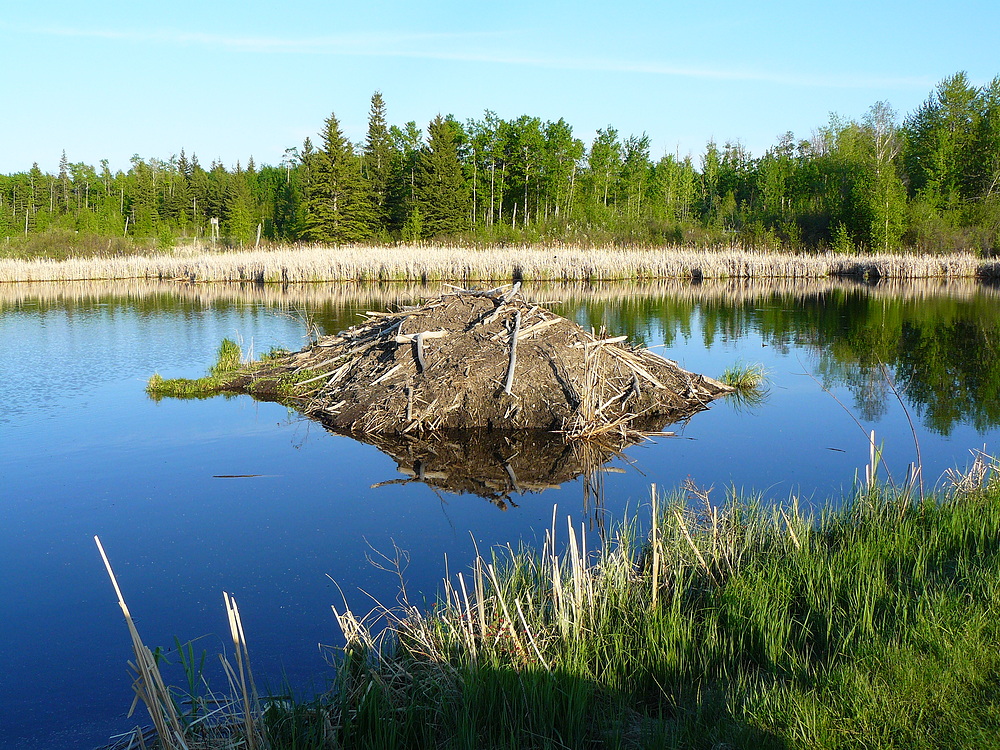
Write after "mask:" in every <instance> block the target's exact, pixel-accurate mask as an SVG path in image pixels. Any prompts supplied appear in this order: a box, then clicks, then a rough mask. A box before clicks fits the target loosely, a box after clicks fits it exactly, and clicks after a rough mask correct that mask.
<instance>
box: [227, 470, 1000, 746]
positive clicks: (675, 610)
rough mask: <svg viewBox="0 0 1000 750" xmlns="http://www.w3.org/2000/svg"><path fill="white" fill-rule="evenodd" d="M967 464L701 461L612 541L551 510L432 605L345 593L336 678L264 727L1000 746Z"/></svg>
mask: <svg viewBox="0 0 1000 750" xmlns="http://www.w3.org/2000/svg"><path fill="white" fill-rule="evenodd" d="M950 479H951V481H952V486H951V487H950V488H949V489H941V490H940V491H939V492H938V494H937V495H936V496H935V497H933V498H929V499H926V500H917V499H916V498H914V497H913V496H912V495H911V494H909V492H908V491H907V490H906V489H897V488H892V487H886V486H877V485H876V486H871V487H869V486H865V487H860V488H858V489H857V490H856V492H855V493H854V494H853V495H851V496H850V497H848V498H846V499H845V500H844V502H843V503H842V504H841V505H840V506H839V507H838V508H837V509H833V508H832V507H831V508H827V509H825V510H823V511H820V512H815V513H807V512H804V511H803V510H802V508H801V507H800V506H799V504H798V502H797V501H796V500H794V499H793V500H792V501H791V502H789V503H786V504H784V505H781V506H775V505H768V504H764V503H763V502H762V501H761V499H760V498H756V497H740V496H736V495H730V496H728V497H726V498H723V499H722V500H721V501H720V502H718V503H716V502H715V501H714V499H713V498H712V497H711V496H710V494H709V492H708V491H706V490H703V489H701V488H699V487H698V486H697V485H695V484H694V483H693V482H691V481H688V482H687V483H686V484H685V486H684V488H683V491H680V492H677V493H674V494H671V495H668V496H663V495H661V494H659V493H657V492H656V491H655V489H654V491H653V493H652V495H651V502H650V504H648V505H647V506H645V507H644V508H643V510H642V512H641V513H640V517H641V518H644V519H646V520H645V521H644V523H643V524H641V525H640V523H639V522H638V520H637V518H630V519H625V520H623V521H622V522H621V523H619V524H618V526H617V527H616V528H615V529H614V530H613V531H612V532H611V533H610V536H609V538H608V539H607V540H606V542H605V543H604V544H603V545H602V546H601V548H600V549H599V550H593V551H589V550H587V549H586V544H585V539H586V536H585V533H584V532H585V529H584V528H583V527H581V526H578V525H576V524H574V523H573V522H570V523H569V524H568V525H563V524H559V523H553V526H552V529H551V530H550V531H549V532H548V533H547V535H546V539H545V541H544V544H543V545H542V546H541V549H532V548H524V549H521V550H513V549H511V548H509V547H507V548H500V549H497V550H494V551H492V552H490V553H488V554H485V555H482V556H477V557H475V558H474V560H473V563H472V565H471V566H470V567H469V568H468V569H466V570H463V571H462V572H460V573H457V574H454V575H451V576H449V577H448V578H447V579H446V580H445V582H444V585H443V588H442V590H441V592H440V599H439V603H438V604H437V605H436V606H435V607H433V608H432V609H430V610H427V609H425V608H422V607H415V606H410V605H409V604H406V603H404V605H403V606H402V607H401V608H392V609H383V608H376V610H375V611H374V612H372V613H369V614H368V615H365V616H362V617H356V616H355V615H354V613H353V612H352V611H351V610H350V609H349V608H347V607H346V606H342V607H336V608H335V610H334V611H335V614H336V617H337V620H338V622H339V624H340V626H341V628H342V629H343V632H344V636H345V639H346V646H345V647H344V648H343V649H342V652H341V655H340V657H339V659H338V672H337V678H336V681H335V682H334V684H333V685H332V687H331V689H330V691H329V692H328V693H327V694H326V695H324V696H322V697H320V698H319V699H317V700H315V701H313V702H310V703H299V704H289V703H287V702H272V703H270V706H269V708H267V709H266V710H265V711H264V713H263V719H264V721H263V723H262V724H261V723H258V724H257V725H256V727H257V728H256V729H255V731H258V730H260V731H263V732H264V734H265V735H266V736H267V738H268V741H269V743H270V747H271V748H272V749H273V750H278V749H279V748H296V749H301V748H316V749H317V750H318V749H319V748H327V747H357V748H438V747H442V748H469V749H470V750H471V749H473V748H475V749H476V750H479V749H480V748H524V747H528V748H562V747H571V748H583V747H595V748H600V747H616V748H664V747H668V748H682V747H684V748H687V747H694V748H698V747H704V748H717V747H753V748H793V747H812V748H842V747H856V746H864V747H877V748H901V749H902V748H906V749H907V750H909V749H910V748H928V749H929V748H981V747H995V746H996V745H997V743H996V739H995V738H996V732H997V729H998V727H1000V678H998V676H997V675H998V674H1000V623H998V621H997V618H996V616H995V613H996V609H997V607H998V606H1000V482H998V481H997V476H996V464H995V462H993V461H992V460H991V459H986V460H985V461H984V460H980V461H978V462H977V468H975V469H974V470H972V471H970V472H968V473H967V474H965V475H963V474H953V475H952V476H951V477H950ZM390 562H391V561H390ZM403 598H404V601H405V595H404V597H403ZM229 741H232V738H230V740H229Z"/></svg>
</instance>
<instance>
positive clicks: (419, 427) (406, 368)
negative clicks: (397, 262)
mask: <svg viewBox="0 0 1000 750" xmlns="http://www.w3.org/2000/svg"><path fill="white" fill-rule="evenodd" d="M625 338H626V337H624V336H611V337H608V336H605V335H603V334H600V335H599V334H595V333H594V332H592V331H587V330H585V329H584V328H582V327H581V326H579V325H577V324H576V323H574V322H573V321H571V320H568V319H566V318H563V317H560V316H559V315H556V314H555V313H553V312H551V311H550V310H547V309H546V308H545V307H543V306H542V305H540V304H535V303H532V302H529V301H527V300H525V299H524V298H523V297H522V295H521V294H520V291H519V285H515V286H514V287H501V288H498V289H492V290H489V291H470V290H465V289H457V288H455V289H454V290H453V291H450V292H448V293H446V294H444V295H442V296H440V297H438V298H436V299H432V300H429V301H427V302H425V303H423V304H420V305H415V306H408V307H403V308H402V309H400V310H398V311H396V312H386V313H376V312H370V313H367V319H366V320H365V321H364V322H363V323H361V324H359V325H357V326H354V327H352V328H348V329H347V330H345V331H341V332H340V333H337V334H334V335H331V336H324V337H322V338H320V339H318V340H316V341H314V342H312V343H311V344H309V345H308V346H306V347H305V348H304V349H302V350H301V351H298V352H294V353H289V354H279V355H277V356H273V357H268V358H266V359H264V360H262V361H260V362H254V363H251V364H249V365H244V366H241V367H240V368H238V369H236V370H235V371H233V372H232V375H231V377H230V376H227V377H223V378H221V379H218V378H216V379H215V383H216V387H215V390H217V391H222V392H237V393H249V394H251V395H254V396H256V397H259V398H265V399H276V400H281V401H286V402H288V401H290V402H292V403H293V404H294V405H295V406H296V408H298V409H300V410H301V411H302V412H303V413H304V414H305V415H306V416H308V417H311V418H314V419H317V420H319V421H321V422H322V423H323V424H324V425H326V426H327V427H328V428H329V429H331V430H334V431H336V432H341V433H346V434H351V435H354V436H357V437H359V438H361V439H365V438H364V436H365V435H381V436H385V435H390V434H409V435H414V434H421V433H425V434H426V433H428V432H436V431H446V430H469V429H480V428H485V429H488V430H522V429H534V430H546V431H555V432H561V433H563V434H565V435H567V436H569V437H588V436H596V435H601V434H605V435H607V434H611V433H619V434H620V435H622V436H625V435H628V434H635V433H643V432H654V431H657V430H659V429H662V427H663V426H664V425H666V424H669V423H672V422H677V421H679V420H682V419H686V418H688V417H689V416H691V415H692V414H694V413H695V412H697V411H701V410H702V409H705V408H707V406H708V404H709V402H711V401H712V399H714V398H716V397H717V396H719V395H722V394H724V393H728V392H729V391H731V390H732V389H731V388H729V387H728V386H726V385H723V384H722V383H719V382H718V381H716V380H713V379H711V378H708V377H705V376H703V375H695V374H693V373H690V372H687V371H685V370H683V369H681V368H680V367H678V366H677V364H676V363H675V362H671V361H669V360H665V359H663V358H662V357H659V356H657V355H655V354H653V353H652V352H650V351H648V350H646V349H641V348H636V347H634V346H631V345H629V344H628V343H627V342H626V341H625ZM164 382H169V381H164ZM151 387H152V384H151Z"/></svg>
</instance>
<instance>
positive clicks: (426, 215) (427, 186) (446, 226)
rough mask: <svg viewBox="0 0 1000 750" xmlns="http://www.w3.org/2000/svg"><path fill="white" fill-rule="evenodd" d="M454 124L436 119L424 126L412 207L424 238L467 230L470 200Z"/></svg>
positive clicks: (456, 125) (440, 118) (441, 118)
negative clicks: (417, 215)
mask: <svg viewBox="0 0 1000 750" xmlns="http://www.w3.org/2000/svg"><path fill="white" fill-rule="evenodd" d="M458 141H459V133H458V124H457V123H456V122H454V121H453V120H446V119H445V118H443V117H442V116H441V115H437V116H436V117H435V118H434V119H433V120H431V122H430V124H429V125H428V126H427V145H426V146H425V147H424V148H423V149H421V151H420V156H419V158H418V159H417V163H416V170H415V194H416V204H417V206H418V207H419V209H420V216H421V224H422V231H423V236H424V237H436V236H441V235H449V234H454V233H456V232H461V231H462V230H464V229H467V228H468V227H469V212H470V211H471V208H472V200H471V195H470V192H469V186H468V184H467V181H466V178H465V174H464V172H463V171H462V164H461V162H460V161H459V158H458Z"/></svg>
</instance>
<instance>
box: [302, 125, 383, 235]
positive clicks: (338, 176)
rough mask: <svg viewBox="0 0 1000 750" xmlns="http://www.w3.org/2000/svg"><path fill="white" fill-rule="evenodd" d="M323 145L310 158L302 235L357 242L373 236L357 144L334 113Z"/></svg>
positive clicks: (371, 219) (325, 129)
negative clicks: (355, 151) (356, 151)
mask: <svg viewBox="0 0 1000 750" xmlns="http://www.w3.org/2000/svg"><path fill="white" fill-rule="evenodd" d="M322 138H323V148H322V149H320V150H319V151H316V152H315V153H314V154H311V155H310V156H309V157H308V159H307V167H308V170H309V182H308V185H307V189H306V222H305V229H304V232H303V236H304V237H305V238H306V239H308V240H312V241H313V242H333V243H340V242H357V241H359V240H364V239H368V238H370V237H371V236H372V224H373V220H374V213H373V211H372V206H371V201H370V199H369V196H368V190H367V188H366V185H365V182H364V179H363V178H362V176H361V165H360V163H359V160H358V157H357V155H355V153H354V148H353V147H352V146H351V143H350V141H348V140H347V139H346V138H345V137H344V134H343V133H342V132H341V131H340V123H338V122H337V118H336V116H335V115H333V114H331V115H330V117H328V118H327V120H326V127H325V128H324V130H323V133H322Z"/></svg>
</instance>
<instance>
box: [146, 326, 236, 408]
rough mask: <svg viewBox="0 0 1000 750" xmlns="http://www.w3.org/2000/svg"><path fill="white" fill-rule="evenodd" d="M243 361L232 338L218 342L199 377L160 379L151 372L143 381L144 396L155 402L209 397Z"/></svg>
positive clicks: (227, 379) (217, 391)
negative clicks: (166, 399) (208, 364)
mask: <svg viewBox="0 0 1000 750" xmlns="http://www.w3.org/2000/svg"><path fill="white" fill-rule="evenodd" d="M242 364H243V350H242V349H241V347H240V345H239V344H237V343H236V342H235V341H233V340H232V339H228V338H225V339H223V340H222V343H221V344H220V345H219V351H218V352H217V354H216V357H215V364H213V365H212V366H211V367H209V368H208V374H207V375H206V376H205V377H203V378H194V379H193V378H164V377H162V376H161V375H160V374H159V373H153V375H152V377H150V379H149V381H148V382H147V383H146V393H147V395H148V396H149V397H150V398H152V399H153V400H155V401H159V400H160V399H162V398H209V397H211V396H214V395H216V394H218V393H220V392H221V391H222V390H223V388H224V386H225V384H226V383H227V382H229V381H230V380H231V379H232V377H233V375H234V374H235V373H236V371H237V370H238V369H239V367H240V366H241V365H242Z"/></svg>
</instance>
